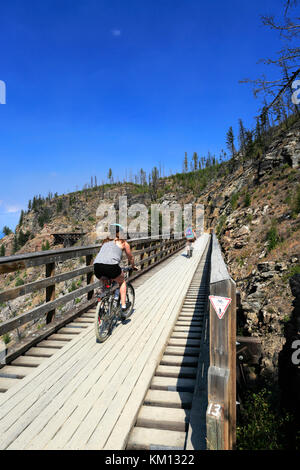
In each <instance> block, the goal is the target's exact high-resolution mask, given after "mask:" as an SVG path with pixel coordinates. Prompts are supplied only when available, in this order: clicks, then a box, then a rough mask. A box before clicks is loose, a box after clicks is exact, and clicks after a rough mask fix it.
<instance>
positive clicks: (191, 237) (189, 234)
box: [185, 226, 197, 258]
mask: <svg viewBox="0 0 300 470" xmlns="http://www.w3.org/2000/svg"><path fill="white" fill-rule="evenodd" d="M185 238H186V256H187V257H188V258H190V257H191V254H192V250H193V246H192V244H193V243H194V241H195V240H196V239H197V235H196V232H195V230H194V229H193V228H192V227H191V226H189V227H187V229H186V231H185Z"/></svg>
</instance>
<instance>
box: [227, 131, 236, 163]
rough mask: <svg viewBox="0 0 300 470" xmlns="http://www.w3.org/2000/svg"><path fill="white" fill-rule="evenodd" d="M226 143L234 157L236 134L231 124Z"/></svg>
mask: <svg viewBox="0 0 300 470" xmlns="http://www.w3.org/2000/svg"><path fill="white" fill-rule="evenodd" d="M226 145H227V148H228V150H229V151H230V152H231V156H232V157H233V156H234V155H235V146H234V134H233V129H232V127H231V126H230V127H229V130H228V132H227V134H226Z"/></svg>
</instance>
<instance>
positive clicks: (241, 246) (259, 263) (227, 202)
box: [204, 123, 300, 378]
mask: <svg viewBox="0 0 300 470" xmlns="http://www.w3.org/2000/svg"><path fill="white" fill-rule="evenodd" d="M299 152H300V125H299V123H296V125H295V126H294V127H293V128H292V129H291V130H289V132H282V133H281V134H280V135H279V136H278V138H277V139H276V140H275V141H274V142H273V143H272V145H271V146H270V147H269V148H268V150H267V152H266V155H265V156H261V157H258V158H257V160H256V161H255V162H245V163H242V162H241V161H238V162H237V163H236V166H235V168H234V170H233V172H232V174H231V175H230V176H228V178H227V179H226V180H225V179H223V180H221V181H219V182H218V183H217V184H216V186H215V188H208V190H207V191H206V193H205V194H204V198H207V200H208V201H209V205H208V207H207V221H208V225H210V226H214V227H215V229H216V231H217V233H218V235H219V239H220V243H221V245H222V248H223V251H224V255H225V259H226V261H227V263H228V266H229V270H230V273H231V275H232V278H233V279H234V280H235V281H236V283H237V288H238V289H239V290H240V292H241V299H242V303H241V309H240V312H239V318H238V325H239V334H244V335H250V336H256V337H259V338H261V341H262V347H263V356H262V358H261V361H260V376H261V377H265V378H269V377H272V378H274V377H277V373H278V356H279V353H280V351H281V350H282V347H283V345H284V344H285V341H286V339H285V337H284V329H285V327H286V325H288V324H289V322H290V318H291V311H292V295H291V290H290V286H289V278H290V276H291V275H292V274H293V273H294V272H297V270H299V272H300V264H299V263H300V209H299V194H300V190H299V188H300V186H299V182H300V153H299ZM297 201H298V202H297ZM297 204H298V206H297ZM296 206H297V207H296Z"/></svg>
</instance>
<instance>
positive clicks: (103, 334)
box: [95, 297, 111, 343]
mask: <svg viewBox="0 0 300 470" xmlns="http://www.w3.org/2000/svg"><path fill="white" fill-rule="evenodd" d="M110 326H111V315H110V303H109V298H108V297H104V298H103V299H102V300H101V301H100V302H99V303H98V305H97V308H96V315H95V333H96V338H97V340H98V342H99V343H103V342H104V341H105V340H106V339H107V338H108V337H109V334H110Z"/></svg>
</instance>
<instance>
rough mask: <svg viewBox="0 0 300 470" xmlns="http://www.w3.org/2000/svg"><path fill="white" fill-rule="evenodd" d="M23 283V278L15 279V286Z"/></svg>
mask: <svg viewBox="0 0 300 470" xmlns="http://www.w3.org/2000/svg"><path fill="white" fill-rule="evenodd" d="M24 284H25V282H24V281H23V279H20V278H18V279H17V280H16V287H18V286H23V285H24Z"/></svg>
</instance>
